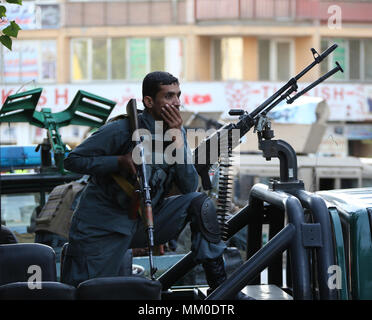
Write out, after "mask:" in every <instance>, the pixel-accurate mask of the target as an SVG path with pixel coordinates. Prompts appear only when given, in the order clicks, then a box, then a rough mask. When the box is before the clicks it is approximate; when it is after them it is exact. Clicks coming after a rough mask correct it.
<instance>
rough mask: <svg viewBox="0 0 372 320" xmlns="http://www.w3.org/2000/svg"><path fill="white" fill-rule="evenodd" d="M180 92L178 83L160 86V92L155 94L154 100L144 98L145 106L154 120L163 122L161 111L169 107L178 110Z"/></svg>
mask: <svg viewBox="0 0 372 320" xmlns="http://www.w3.org/2000/svg"><path fill="white" fill-rule="evenodd" d="M180 96H181V90H180V87H179V84H178V83H173V84H169V85H160V91H159V92H158V93H157V94H156V97H155V99H152V98H151V97H145V98H146V105H147V108H148V110H149V112H150V113H151V115H152V116H153V118H154V119H155V120H158V121H160V120H165V119H164V117H163V115H162V109H163V108H165V107H167V108H169V106H170V107H171V108H176V109H177V110H179V108H180V105H181V102H180Z"/></svg>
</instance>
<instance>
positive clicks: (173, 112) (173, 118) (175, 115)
mask: <svg viewBox="0 0 372 320" xmlns="http://www.w3.org/2000/svg"><path fill="white" fill-rule="evenodd" d="M161 114H162V117H163V119H164V121H165V123H166V124H167V125H168V129H177V130H179V132H178V134H177V136H175V135H174V136H172V141H173V142H176V148H181V147H183V137H182V132H181V127H182V122H183V121H182V118H181V113H180V110H178V108H177V107H175V106H171V105H169V104H166V105H165V107H163V108H162V109H161ZM177 137H178V139H177Z"/></svg>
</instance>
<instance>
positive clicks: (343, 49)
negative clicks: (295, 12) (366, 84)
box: [321, 38, 372, 81]
mask: <svg viewBox="0 0 372 320" xmlns="http://www.w3.org/2000/svg"><path fill="white" fill-rule="evenodd" d="M333 43H337V45H338V47H337V49H336V50H335V51H334V52H333V53H332V54H331V55H330V56H329V57H328V58H327V60H326V61H327V62H326V63H322V64H321V71H322V72H323V73H325V72H327V71H329V70H331V69H332V68H334V67H335V62H336V61H337V62H338V63H339V64H340V65H341V67H342V68H343V69H344V72H343V73H342V72H337V73H336V74H335V75H334V76H333V77H332V79H334V80H341V81H349V80H359V81H371V80H372V59H371V57H372V39H338V38H337V39H335V38H334V39H322V41H321V49H322V51H324V50H326V49H327V48H328V47H330V46H331V45H332V44H333Z"/></svg>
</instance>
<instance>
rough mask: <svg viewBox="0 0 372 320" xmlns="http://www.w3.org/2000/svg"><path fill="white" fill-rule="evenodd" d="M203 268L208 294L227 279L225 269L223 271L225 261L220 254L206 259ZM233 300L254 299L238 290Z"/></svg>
mask: <svg viewBox="0 0 372 320" xmlns="http://www.w3.org/2000/svg"><path fill="white" fill-rule="evenodd" d="M202 266H203V269H204V272H205V277H206V279H207V283H208V285H209V289H208V291H207V293H208V295H210V294H211V292H212V291H214V290H215V289H216V288H217V287H219V286H220V284H222V282H224V281H225V280H226V279H227V275H226V271H225V263H224V261H223V258H222V256H220V257H218V258H216V259H213V260H207V261H205V262H204V263H203V264H202ZM234 300H254V299H253V298H251V297H249V296H247V295H246V294H244V293H243V292H241V291H239V292H238V293H237V295H236V296H235V297H234Z"/></svg>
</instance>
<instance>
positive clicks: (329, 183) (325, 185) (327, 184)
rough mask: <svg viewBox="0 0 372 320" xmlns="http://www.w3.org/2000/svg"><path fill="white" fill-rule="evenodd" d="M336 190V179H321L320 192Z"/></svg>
mask: <svg viewBox="0 0 372 320" xmlns="http://www.w3.org/2000/svg"><path fill="white" fill-rule="evenodd" d="M334 188H335V179H332V178H320V179H319V190H332V189H334Z"/></svg>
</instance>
